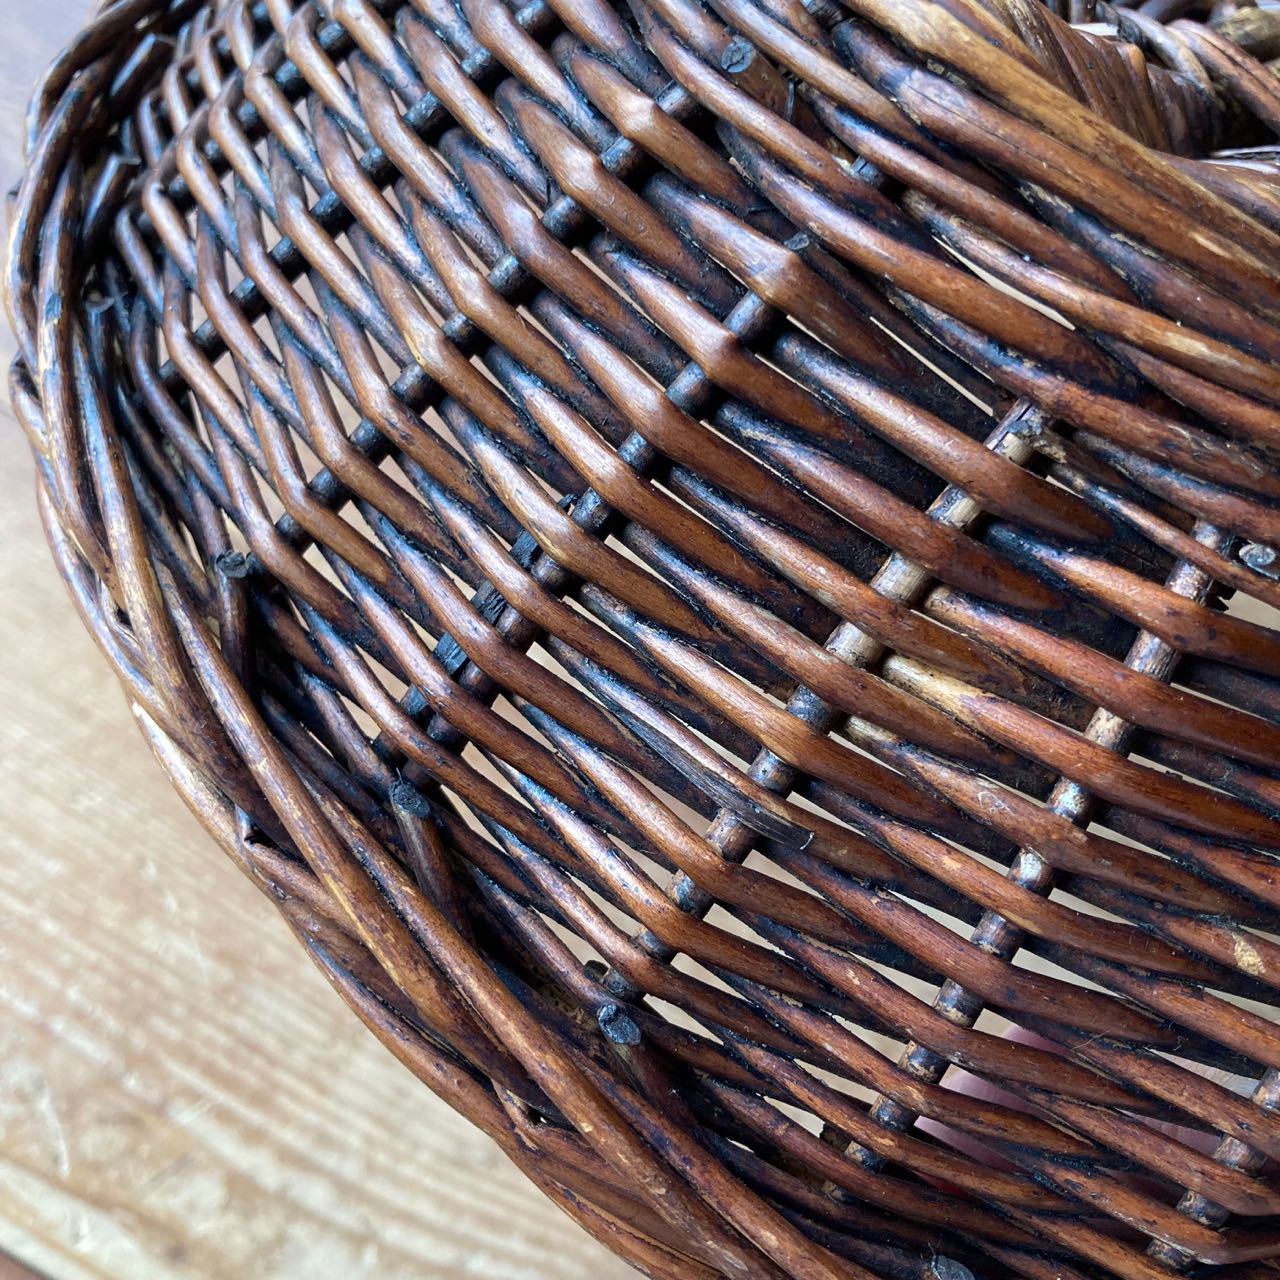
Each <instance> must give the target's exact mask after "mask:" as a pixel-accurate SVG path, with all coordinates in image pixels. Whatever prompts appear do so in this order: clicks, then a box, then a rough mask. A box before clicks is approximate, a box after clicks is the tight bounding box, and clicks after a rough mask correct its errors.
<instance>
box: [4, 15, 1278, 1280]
mask: <svg viewBox="0 0 1280 1280" xmlns="http://www.w3.org/2000/svg"><path fill="white" fill-rule="evenodd" d="M1278 57H1280V10H1278V9H1275V8H1273V7H1269V6H1268V7H1253V6H1251V5H1243V4H1242V5H1239V6H1236V5H1232V4H1219V5H1216V6H1214V7H1213V10H1212V12H1209V11H1208V7H1207V6H1206V7H1204V8H1201V7H1198V6H1196V5H1192V4H1186V3H1178V2H1177V0H1172V2H1159V3H1148V4H1145V5H1142V6H1141V7H1140V8H1139V9H1136V10H1133V11H1131V10H1128V9H1125V8H1122V7H1117V6H1111V5H1106V4H1102V3H1097V4H1094V3H1092V0H1085V2H1082V0H1072V2H1071V3H1070V4H1068V3H1065V0H1060V2H1059V3H1058V4H1056V5H1040V4H1038V3H1034V2H1033V0H946V2H945V3H926V2H924V0H898V2H892V0H811V3H808V4H801V3H800V0H706V2H705V3H703V0H631V2H630V4H629V5H628V4H617V5H615V4H612V3H609V0H533V2H532V3H529V4H527V5H524V6H523V7H520V6H517V5H516V4H514V3H513V4H511V5H508V4H506V3H503V2H500V0H457V2H456V3H454V0H415V2H414V3H413V4H398V3H391V2H390V0H318V2H317V3H310V4H291V3H288V2H287V0H263V2H262V3H256V4H254V3H248V0H220V2H218V3H192V2H191V0H172V2H171V3H164V2H162V0H117V2H116V3H115V4H112V5H110V6H108V7H106V8H104V9H103V10H101V11H100V13H99V15H98V16H97V17H96V18H95V20H94V21H93V22H92V23H91V24H90V25H89V26H88V27H87V28H86V30H85V31H84V32H83V33H82V34H81V36H80V37H79V38H78V39H77V40H76V42H75V43H73V44H72V46H71V47H70V48H69V49H68V50H67V51H66V53H65V54H64V55H63V56H62V57H61V58H60V59H59V60H58V61H57V62H56V63H55V64H54V65H53V67H51V68H50V70H49V71H48V73H47V74H46V76H45V77H44V79H43V80H42V82H41V84H40V87H39V89H38V91H37V94H36V96H35V99H34V101H33V103H32V107H31V114H30V120H29V129H28V173H27V177H26V179H25V181H24V183H23V185H22V187H21V189H20V191H19V193H18V195H17V197H16V201H15V204H14V207H13V220H12V230H11V237H10V256H9V269H8V272H9V273H8V282H7V283H8V298H9V306H10V314H11V320H12V323H13V327H14V330H15V333H16V336H17V340H18V347H19V357H18V360H17V362H16V364H15V366H14V370H13V374H12V382H11V391H12V398H13V402H14V405H15V407H16V408H17V410H18V412H19V415H20V417H21V418H22V420H23V422H24V425H25V427H26V429H27V431H28V433H29V435H30V437H31V441H32V444H33V447H34V449H35V452H36V454H37V457H38V460H39V463H40V486H39V500H40V503H41V509H42V512H43V514H44V518H45V522H46V527H47V530H48V536H49V541H50V544H51V546H52V548H53V552H54V555H55V557H56V559H57V562H58V565H59V567H60V569H61V571H62V573H63V575H64V576H65V578H66V581H67V584H68V586H69V588H70V590H71V592H72V595H73V597H74V599H75V601H76V604H77V605H78V607H79V610H80V612H81V614H82V616H83V618H84V620H85V623H86V625H87V626H88V627H89V629H90V630H91V631H92V633H93V634H94V636H95V637H96V638H97V640H98V643H99V644H100V646H101V648H102V649H103V651H104V653H105V654H106V656H107V658H108V659H109V660H110V662H111V663H112V665H113V666H114V668H115V669H116V671H117V672H118V674H119V676H120V678H121V680H122V682H123V684H124V686H125V689H126V692H127V695H128V697H129V698H130V700H131V701H132V703H133V705H134V706H135V708H136V712H137V719H138V722H139V724H140V726H141V728H142V731H143V733H144V735H145V736H146V738H147V739H148V740H149V742H150V744H151V746H152V748H153V749H154V750H155V752H156V754H157V755H158V756H159V758H160V760H161V762H162V764H163V765H164V767H165V768H166V769H167V770H168V772H169V774H170V775H171V777H172V778H173V780H174V782H175V784H176V785H177V787H178V788H179V790H180V791H181V793H182V794H183V796H184V797H185V798H186V800H187V801H188V803H189V804H190V805H191V806H192V808H193V809H194V810H195V812H196V813H197V814H198V815H199V817H200V818H201V820H202V821H203V822H204V824H205V825H206V826H207V827H208V829H209V830H210V831H211V832H212V834H213V835H214V836H215V837H216V839H217V840H218V841H219V842H220V843H221V844H222V846H223V847H224V848H225V849H226V851H227V852H228V853H229V854H230V855H231V856H232V857H233V858H234V859H235V860H236V861H237V862H238V863H239V865H240V866H241V867H242V868H243V869H244V871H245V872H246V873H247V874H248V875H249V876H250V877H252V878H253V879H254V880H255V882H256V883H258V884H259V885H260V886H261V887H262V888H263V889H264V890H265V891H266V892H268V893H269V894H271V895H272V896H273V897H274V898H275V900H276V901H277V903H278V905H279V908H280V910H281V912H282V913H283V915H284V917H285V919H286V920H287V921H288V923H289V925H290V926H291V927H292V928H293V929H294V930H295V932H296V933H297V935H298V936H299V938H300V939H301V941H302V943H303V944H304V945H305V946H306V947H307V948H308V949H309V950H310V952H311V954H312V956H313V957H314V958H315V960H316V961H317V963H318V964H319V965H320V966H321V967H322V968H323V970H324V971H325V973H326V974H327V975H328V977H329V979H330V981H331V982H332V983H333V984H334V986H335V987H336V988H337V989H338V990H339V991H340V992H341V993H342V995H343V996H344V997H345V998H346V999H347V1000H348V1001H349V1002H350V1004H351V1006H352V1007H353V1008H354V1009H355V1011H356V1012H357V1013H358V1014H359V1015H360V1017H361V1018H363V1019H364V1021H365V1022H366V1023H367V1024H368V1025H369V1027H370V1028H371V1029H372V1030H373V1031H374V1033H375V1034H376V1035H377V1036H379V1037H380V1038H381V1039H382V1040H383V1041H384V1042H385V1044H386V1045H387V1046H388V1047H389V1049H390V1050H391V1051H392V1052H393V1053H395V1054H397V1055H398V1056H399V1057H400V1058H401V1059H402V1060H403V1061H404V1062H405V1063H406V1064H407V1065H408V1066H409V1067H410V1068H411V1069H412V1070H413V1071H414V1072H415V1073H417V1074H418V1075H419V1076H420V1077H421V1078H422V1080H423V1081H424V1082H425V1083H426V1084H427V1085H428V1086H429V1087H430V1088H432V1089H433V1090H435V1091H436V1092H437V1093H439V1094H440V1095H441V1096H443V1097H444V1098H446V1099H447V1100H448V1101H449V1102H450V1103H451V1104H452V1105H453V1106H455V1107H457V1108H458V1109H460V1110H461V1111H463V1112H464V1113H465V1114H467V1115H468V1116H469V1117H470V1118H471V1119H472V1120H473V1121H474V1122H475V1123H477V1124H478V1125H480V1126H481V1127H483V1128H484V1130H485V1131H486V1132H488V1133H489V1134H491V1135H492V1136H493V1138H494V1139H495V1140H496V1141H497V1142H499V1143H500V1144H501V1145H502V1147H503V1148H504V1149H505V1150H506V1152H507V1153H508V1154H509V1155H510V1157H511V1158H512V1159H513V1160H515V1161H516V1162H517V1163H518V1164H519V1165H520V1166H521V1167H522V1168H523V1169H524V1170H525V1171H526V1172H527V1173H528V1174H529V1176H530V1177H531V1178H533V1179H534V1180H535V1181H536V1182H537V1183H538V1185H539V1186H541V1187H542V1188H543V1189H544V1190H545V1191H546V1192H547V1193H548V1195H550V1196H551V1197H552V1198H553V1199H554V1200H556V1201H557V1202H558V1203H559V1204H560V1205H562V1206H563V1207H564V1208H565V1209H566V1210H567V1211H568V1212H569V1213H571V1214H572V1215H574V1216H575V1217H576V1218H577V1219H578V1220H579V1221H580V1222H581V1223H582V1224H583V1225H584V1226H585V1227H586V1228H587V1229H588V1230H590V1231H592V1232H593V1233H595V1234H596V1235H597V1236H599V1237H600V1238H601V1239H603V1240H605V1241H606V1242H607V1243H608V1244H609V1245H610V1246H611V1247H612V1248H613V1249H615V1250H616V1251H617V1252H618V1253H619V1254H620V1255H622V1256H623V1257H625V1258H627V1259H629V1260H630V1261H632V1262H633V1263H634V1264H635V1265H636V1266H638V1267H639V1268H640V1269H641V1270H644V1271H647V1272H648V1273H649V1274H651V1275H654V1276H658V1277H672V1278H675V1277H679V1278H680V1280H685V1278H688V1280H713V1278H715V1277H729V1276H749V1277H770V1278H774V1280H777V1278H778V1277H784V1276H795V1277H805V1278H806V1280H808V1278H810V1277H813V1278H818V1277H824V1278H825V1277H836V1276H841V1277H863V1276H867V1275H879V1276H886V1277H930V1276H932V1277H938V1278H941V1277H944V1276H961V1275H963V1274H964V1272H963V1268H964V1267H968V1268H969V1269H970V1270H971V1271H972V1272H974V1274H976V1275H979V1276H983V1277H986V1276H991V1277H996V1276H1024V1277H1028V1278H1030V1280H1038V1278H1040V1277H1048V1276H1068V1277H1074V1276H1105V1275H1115V1276H1123V1277H1132V1278H1139V1277H1141V1278H1147V1277H1155V1276H1168V1275H1170V1274H1177V1273H1185V1272H1192V1271H1196V1270H1203V1271H1208V1272H1212V1273H1213V1274H1217V1275H1221V1276H1224V1277H1225V1276H1228V1275H1230V1276H1243V1275H1244V1274H1246V1272H1248V1273H1249V1274H1252V1272H1251V1271H1250V1268H1251V1267H1253V1266H1256V1265H1265V1264H1266V1263H1267V1262H1268V1261H1274V1260H1276V1259H1278V1258H1280V1227H1278V1226H1277V1214H1280V1184H1277V1182H1276V1180H1275V1179H1273V1178H1271V1177H1269V1176H1268V1161H1269V1160H1270V1159H1271V1158H1273V1157H1275V1156H1276V1155H1278V1154H1280V1114H1277V1111H1276V1104H1277V1102H1280V1076H1278V1075H1277V1069H1278V1068H1280V1031H1278V1029H1277V1027H1276V1025H1275V1021H1274V1012H1275V1009H1276V1007H1277V996H1276V988H1277V980H1278V978H1280V942H1278V941H1277V938H1276V934H1277V932H1280V931H1278V930H1277V906H1278V905H1280V862H1278V861H1277V857H1276V855H1277V852H1278V851H1280V825H1277V822H1276V814H1277V811H1280V777H1278V776H1277V768H1276V766H1277V762H1278V761H1280V681H1278V678H1280V632H1278V631H1277V630H1276V629H1275V628H1274V627H1273V626H1271V625H1269V624H1268V622H1267V620H1266V619H1267V617H1268V616H1274V615H1272V614H1269V613H1268V611H1269V610H1274V609H1275V608H1276V607H1277V606H1280V574H1278V572H1277V569H1278V566H1280V560H1277V552H1276V550H1275V548H1277V547H1280V508H1278V504H1277V497H1278V496H1280V470H1278V469H1277V467H1276V465H1275V463H1276V458H1277V454H1278V451H1280V415H1278V409H1277V407H1278V406H1280V364H1278V363H1277V353H1278V352H1280V272H1278V270H1277V268H1278V267H1280V166H1278V164H1277V158H1278V156H1280V152H1278V151H1277V145H1276V135H1277V133H1280V78H1278V77H1277V74H1276V68H1275V67H1273V66H1270V65H1268V60H1269V59H1275V58H1278ZM1241 604H1244V605H1246V606H1248V608H1253V609H1254V610H1255V612H1254V613H1252V614H1248V615H1247V616H1246V614H1247V609H1242V608H1240V607H1239V606H1240V605H1241ZM127 838H128V833H127V832H121V839H127ZM140 909H141V910H145V909H146V906H145V904H142V905H141V906H140ZM405 1122H406V1123H412V1118H411V1117H406V1118H405Z"/></svg>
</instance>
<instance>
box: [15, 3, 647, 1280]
mask: <svg viewBox="0 0 1280 1280" xmlns="http://www.w3.org/2000/svg"><path fill="white" fill-rule="evenodd" d="M86 8H87V6H85V5H84V4H82V3H76V2H75V0H59V2H58V3H45V4H42V5H39V6H35V5H26V4H20V3H16V2H15V0H7V2H6V3H3V4H0V17H3V18H4V19H5V28H6V39H5V42H4V43H3V44H0V108H3V109H2V110H0V157H2V158H0V180H3V185H4V187H5V188H8V187H9V186H10V185H11V184H12V182H13V180H14V178H15V177H16V175H17V172H18V165H19V160H18V150H19V148H20V145H21V106H22V102H23V100H24V99H25V97H26V93H27V88H28V82H29V80H30V79H31V77H32V76H33V74H34V73H35V71H36V70H37V69H38V68H39V67H40V66H42V65H44V63H45V62H46V61H47V59H48V58H49V57H50V56H51V54H52V53H53V52H54V51H55V50H56V48H57V46H58V44H59V42H60V41H61V40H63V39H65V38H66V36H67V35H69V34H70V32H71V31H73V30H74V28H75V26H76V24H77V22H78V21H79V20H80V17H81V15H82V14H83V13H84V12H85V10H86ZM10 355H11V343H10V341H9V340H8V336H7V334H6V335H5V338H4V340H3V342H0V358H2V359H3V362H4V365H5V366H6V367H7V365H8V362H9V359H10ZM32 480H33V472H32V464H31V461H30V456H29V453H28V450H27V448H26V446H25V444H24V442H23V440H22V437H21V432H20V431H19V429H18V427H17V426H16V424H15V423H14V421H13V419H12V417H11V416H10V415H9V413H8V411H7V409H6V410H4V411H3V412H0V546H3V555H2V556H0V598H2V599H3V600H4V601H5V608H4V610H3V611H0V699H2V700H3V703H4V705H5V706H6V708H7V710H6V715H5V716H4V718H3V719H0V756H2V758H3V759H4V760H5V761H6V767H5V769H4V771H3V774H2V775H0V812H3V814H4V815H5V821H4V824H3V830H2V831H0V975H2V977H0V1280H32V1277H33V1276H34V1277H35V1280H113V1278H119V1280H179V1278H182V1280H243V1278H244V1277H247V1276H252V1277H255V1280H295V1278H299V1277H306V1278H307V1280H339V1278H341V1280H360V1278H361V1277H374V1276H376V1277H378V1280H446V1278H448V1277H455V1276H458V1277H461V1276H467V1277H495V1278H496V1277H502V1280H516V1278H518V1277H525V1278H527V1280H542V1278H543V1277H552V1276H554V1277H557V1280H559V1278H561V1277H563V1278H564V1280H574V1278H575V1277H581V1278H582V1280H586V1278H587V1277H592V1278H593V1280H612V1278H613V1277H622V1276H624V1275H630V1274H633V1273H632V1272H631V1271H630V1269H629V1268H628V1267H626V1266H624V1265H623V1264H622V1263H621V1262H618V1261H616V1260H614V1259H613V1258H612V1257H610V1256H609V1255H608V1254H607V1253H606V1252H605V1251H604V1250H603V1249H601V1248H600V1247H599V1246H598V1245H596V1244H595V1243H594V1242H593V1241H591V1240H590V1239H589V1238H588V1237H587V1236H586V1235H584V1234H583V1233H582V1232H581V1231H580V1230H579V1229H578V1227H577V1226H576V1225H574V1224H573V1223H572V1222H571V1221H570V1220H569V1219H568V1218H566V1217H564V1216H563V1215H562V1214H561V1213H560V1212H559V1210H557V1209H556V1208H555V1207H554V1206H552V1205H551V1204H550V1203H549V1202H548V1201H547V1200H545V1199H544V1198H543V1197H542V1196H541V1195H540V1194H539V1193H538V1192H537V1191H536V1190H535V1189H534V1188H533V1187H532V1186H530V1185H529V1184H528V1183H527V1182H526V1181H525V1179H524V1178H523V1177H522V1176H521V1175H520V1174H519V1173H518V1172H517V1171H516V1170H515V1169H514V1168H513V1167H512V1166H511V1165H510V1164H508V1162H507V1160H506V1158H505V1157H504V1156H503V1155H502V1154H501V1153H500V1152H499V1151H498V1149H497V1148H496V1147H495V1146H494V1145H493V1144H492V1143H491V1142H490V1141H489V1140H488V1139H487V1138H485V1137H483V1136H482V1135H481V1134H479V1133H478V1132H477V1131H476V1130H474V1129H473V1128H472V1127H471V1126H470V1125H469V1124H467V1123H466V1121H464V1120H463V1119H461V1118H460V1117H459V1116H457V1115H455V1114H454V1113H453V1112H452V1111H450V1110H449V1108H447V1107H446V1106H444V1105H443V1104H442V1103H440V1102H438V1101H437V1100H436V1099H435V1098H434V1097H433V1096H432V1095H431V1094H430V1093H429V1092H428V1091H427V1090H426V1089H424V1088H423V1087H422V1086H421V1085H420V1084H418V1083H417V1082H416V1081H415V1080H414V1079H413V1078H412V1077H411V1076H410V1075H409V1073H408V1072H407V1071H405V1070H404V1068H403V1067H401V1066H400V1065H399V1063H397V1062H396V1061H395V1060H394V1059H393V1058H392V1057H391V1056H390V1055H389V1054H387V1053H386V1052H385V1051H384V1050H383V1049H382V1048H381V1047H380V1046H379V1045H378V1044H376V1043H375V1041H374V1040H373V1038H372V1037H371V1036H370V1035H369V1034H368V1032H366V1031H365V1030H364V1028H363V1027H362V1026H360V1024H359V1023H358V1022H357V1021H356V1019H355V1018H354V1017H352V1015H351V1014H350V1012H349V1011H348V1010H347V1009H346V1008H345V1006H344V1005H343V1004H342V1002H341V1000H340V999H339V998H338V997H337V996H336V995H335V994H334V993H333V992H332V991H331V990H330V989H329V987H328V986H327V984H326V983H325V982H324V980H323V978H321V976H320V974H319V973H318V972H317V971H316V970H315V969H314V968H313V966H312V965H311V963H310V961H309V960H307V958H306V957H305V955H304V954H303V953H302V951H301V950H300V949H299V948H298V947H297V945H296V944H295V943H294V941H293V940H292V938H291V937H290V936H289V934H288V932H287V930H286V929H285V926H284V923H283V921H282V920H281V919H280V918H279V916H278V915H277V914H276V913H275V912H274V911H273V910H272V909H271V907H270V905H269V904H268V903H267V902H266V901H265V900H264V899H262V898H260V896H259V895H258V893H257V891H256V890H254V889H253V888H252V886H251V885H250V884H249V883H248V882H247V881H245V880H244V879H243V878H242V877H241V876H240V874H239V872H237V871H236V870H235V869H234V868H233V867H232V866H231V865H230V864H229V863H227V862H226V861H225V860H224V859H223V857H222V855H221V854H220V853H219V852H218V851H217V850H216V849H215V848H214V847H213V845H212V844H211V842H210V841H209V839H208V837H207V836H206V835H205V834H204V832H203V831H201V830H200V828H199V827H198V826H197V825H196V823H195V821H194V820H193V819H192V818H191V817H190V815H189V814H188V813H187V811H186V809H185V808H184V807H183V805H182V803H181V802H180V801H179V799H178V798H177V796H176V795H174V794H173V792H172V791H171V789H170V787H169V784H168V782H167V781H166V779H165V777H164V775H163V774H162V773H161V771H160V770H159V768H158V767H157V766H156V765H155V764H154V762H153V761H152V760H151V758H150V756H149V753H148V752H147V750H146V747H145V746H144V744H143V743H142V741H141V739H140V738H139V737H138V735H137V733H136V732H135V731H134V729H133V727H132V724H131V717H130V714H129V711H128V708H127V707H126V706H125V704H124V701H123V699H122V697H121V695H120V692H119V689H118V687H117V685H116V683H115V680H114V679H113V677H112V676H111V674H110V672H109V670H108V669H107V667H106V666H105V664H104V663H102V661H101V659H100V658H99V656H98V654H97V653H96V651H95V650H94V647H93V644H92V642H91V641H90V639H89V638H88V636H87V635H85V634H84V632H83V630H82V628H81V627H80V624H79V622H78V620H77V619H76V617H75V615H74V613H73V611H72V609H71V606H70V604H69V602H68V601H67V599H66V596H65V593H64V591H63V588H62V585H61V583H60V582H59V581H58V579H57V575H56V574H55V572H54V569H53V566H52V564H51V563H50V560H49V556H48V553H47V551H46V549H45V546H44V542H43V538H42V537H41V534H40V530H39V525H38V521H37V519H36V513H35V502H34V497H33V488H32ZM33 672H34V673H37V674H34V675H33V674H32V673H33ZM122 832H125V833H127V839H125V838H122V835H121V833H122ZM251 972H252V973H253V975H254V976H253V978H252V980H250V979H249V978H248V975H249V974H250V973H251ZM6 1254H7V1255H8V1256H6Z"/></svg>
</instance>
